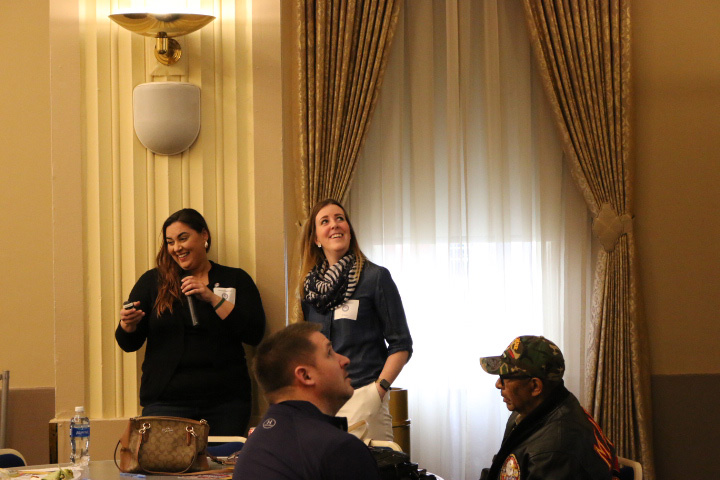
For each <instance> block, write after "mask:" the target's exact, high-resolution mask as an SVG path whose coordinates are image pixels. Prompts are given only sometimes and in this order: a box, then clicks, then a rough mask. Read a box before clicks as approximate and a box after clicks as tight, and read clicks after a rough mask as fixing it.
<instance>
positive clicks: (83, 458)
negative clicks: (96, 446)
mask: <svg viewBox="0 0 720 480" xmlns="http://www.w3.org/2000/svg"><path fill="white" fill-rule="evenodd" d="M70 461H71V462H72V464H73V465H77V466H85V465H87V464H88V463H89V462H90V419H89V418H88V417H86V416H85V407H75V416H74V417H73V418H72V420H70Z"/></svg>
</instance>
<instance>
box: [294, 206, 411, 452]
mask: <svg viewBox="0 0 720 480" xmlns="http://www.w3.org/2000/svg"><path fill="white" fill-rule="evenodd" d="M302 243H303V245H302V269H301V272H300V274H301V282H300V286H299V296H300V297H301V298H300V299H301V302H302V311H303V316H304V318H305V320H306V321H308V322H315V323H319V324H321V325H322V333H323V334H324V335H325V336H326V337H328V338H329V339H330V341H331V342H332V345H333V350H335V351H336V352H337V353H339V354H342V355H345V356H346V357H348V358H350V365H348V368H347V370H348V374H349V375H350V379H351V381H352V386H353V388H354V389H355V393H354V395H353V397H352V398H351V399H350V400H348V402H347V403H346V404H345V405H344V406H343V407H342V409H341V410H340V411H339V412H338V413H337V416H339V417H343V416H344V417H347V418H348V425H350V426H351V427H352V425H354V424H355V423H357V422H359V421H361V420H365V421H366V422H367V432H363V431H362V429H359V430H357V431H353V432H351V433H355V434H356V435H358V436H360V435H363V434H365V436H366V437H368V438H372V439H376V440H392V439H393V433H392V417H391V415H390V411H389V400H390V394H389V390H390V385H391V384H392V383H393V382H394V381H395V378H397V376H398V375H399V374H400V371H401V370H402V368H403V366H404V365H405V363H407V361H408V359H409V358H410V355H411V354H412V338H411V336H410V331H409V329H408V325H407V320H406V319H405V311H404V309H403V305H402V301H401V299H400V294H399V292H398V289H397V287H396V286H395V283H394V282H393V280H392V277H391V276H390V272H389V271H388V270H387V269H386V268H383V267H380V266H378V265H375V264H374V263H372V262H370V261H369V260H367V258H365V255H364V254H363V253H362V251H361V250H360V247H359V245H358V241H357V237H356V236H355V232H354V230H353V228H352V225H351V224H350V220H349V219H348V216H347V212H346V211H345V209H344V208H343V206H342V205H341V204H340V203H338V202H336V201H335V200H332V199H328V200H323V201H321V202H319V203H318V204H317V205H315V207H314V208H313V209H312V212H311V213H310V217H309V218H308V219H307V221H306V222H305V226H304V229H303V234H302Z"/></svg>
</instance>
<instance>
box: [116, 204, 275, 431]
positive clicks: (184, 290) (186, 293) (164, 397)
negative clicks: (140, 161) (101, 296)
mask: <svg viewBox="0 0 720 480" xmlns="http://www.w3.org/2000/svg"><path fill="white" fill-rule="evenodd" d="M162 238H163V244H162V247H160V251H159V252H158V255H157V268H153V269H152V270H148V271H147V272H145V273H144V274H143V275H142V276H141V277H140V279H139V280H138V281H137V283H136V284H135V286H134V287H133V289H132V291H131V292H130V296H129V298H128V301H129V302H132V307H129V308H123V309H121V310H120V324H119V325H118V327H117V329H116V330H115V339H116V340H117V343H118V345H119V346H120V348H122V349H123V350H125V351H126V352H134V351H136V350H138V349H139V348H140V347H142V345H143V344H144V343H145V342H146V341H147V348H146V350H145V360H144V361H143V366H142V371H143V373H142V380H141V384H140V404H141V405H142V406H143V411H142V414H143V415H144V416H146V415H165V416H174V417H184V418H194V419H196V420H200V419H205V420H207V421H208V423H209V424H210V434H211V435H244V434H245V429H246V428H247V423H248V420H249V418H250V401H251V400H250V398H251V395H250V377H249V376H248V369H247V363H246V361H245V351H244V349H243V346H242V344H243V343H246V344H248V345H257V344H258V343H259V342H260V340H261V339H262V336H263V334H264V332H265V313H264V311H263V307H262V302H261V301H260V294H259V292H258V289H257V287H256V286H255V283H254V282H253V281H252V279H251V278H250V276H249V275H248V274H247V273H245V272H244V271H243V270H241V269H239V268H230V267H225V266H222V265H218V264H216V263H214V262H211V261H210V260H209V259H208V256H207V252H208V250H209V249H210V244H211V242H212V239H211V236H210V230H209V229H208V226H207V223H206V222H205V219H204V218H203V216H202V215H200V213H198V212H197V211H195V210H193V209H190V208H185V209H183V210H179V211H177V212H175V213H174V214H172V215H170V217H169V218H168V219H167V220H165V223H164V224H163V227H162ZM192 311H194V315H193V314H192V313H191V312H192Z"/></svg>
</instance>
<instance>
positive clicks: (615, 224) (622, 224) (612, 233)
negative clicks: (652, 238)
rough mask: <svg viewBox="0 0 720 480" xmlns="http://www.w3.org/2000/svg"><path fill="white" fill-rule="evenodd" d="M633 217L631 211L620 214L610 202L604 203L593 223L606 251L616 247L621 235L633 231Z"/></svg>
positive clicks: (593, 229) (594, 231)
mask: <svg viewBox="0 0 720 480" xmlns="http://www.w3.org/2000/svg"><path fill="white" fill-rule="evenodd" d="M632 222H633V217H632V215H630V214H629V213H625V214H623V215H618V213H617V211H615V209H614V208H613V206H612V205H610V204H609V203H603V204H602V207H601V208H600V212H599V213H598V214H597V216H596V217H595V219H594V220H593V224H592V231H593V234H594V235H595V237H597V239H598V240H600V243H601V244H602V246H603V248H604V249H605V251H606V252H612V251H613V250H614V249H615V245H617V242H618V240H620V237H621V236H623V235H625V234H626V233H629V232H630V231H632Z"/></svg>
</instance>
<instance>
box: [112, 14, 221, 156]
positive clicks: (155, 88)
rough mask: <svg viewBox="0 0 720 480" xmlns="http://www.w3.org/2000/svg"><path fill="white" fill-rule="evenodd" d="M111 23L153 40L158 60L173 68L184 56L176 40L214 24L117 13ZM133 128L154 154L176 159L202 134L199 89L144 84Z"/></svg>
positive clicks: (202, 18) (195, 18) (204, 19)
mask: <svg viewBox="0 0 720 480" xmlns="http://www.w3.org/2000/svg"><path fill="white" fill-rule="evenodd" d="M109 17H110V19H111V20H112V21H114V22H115V23H117V24H118V25H120V26H121V27H123V28H126V29H127V30H130V31H131V32H134V33H138V34H140V35H144V36H146V37H153V38H155V39H156V41H155V58H156V59H157V60H158V62H160V63H162V64H163V65H173V64H174V63H176V62H177V61H178V60H180V56H181V55H182V50H181V48H180V43H178V42H177V41H176V40H174V39H173V37H179V36H181V35H187V34H189V33H192V32H194V31H195V30H198V29H200V28H202V27H204V26H205V25H207V24H208V23H210V22H212V21H213V20H215V17H214V16H212V15H205V14H200V13H116V14H113V15H109ZM133 124H134V126H135V133H136V134H137V137H138V140H140V142H141V143H142V144H143V145H144V146H145V148H147V149H148V150H150V151H151V152H153V153H156V154H159V155H177V154H180V153H182V152H184V151H185V150H187V149H188V148H190V146H191V145H192V144H193V143H194V142H195V140H196V139H197V136H198V133H199V132H200V88H199V87H198V86H196V85H193V84H191V83H186V82H150V83H142V84H140V85H138V86H136V87H135V89H134V91H133Z"/></svg>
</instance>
